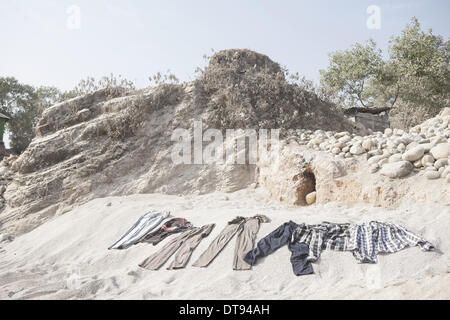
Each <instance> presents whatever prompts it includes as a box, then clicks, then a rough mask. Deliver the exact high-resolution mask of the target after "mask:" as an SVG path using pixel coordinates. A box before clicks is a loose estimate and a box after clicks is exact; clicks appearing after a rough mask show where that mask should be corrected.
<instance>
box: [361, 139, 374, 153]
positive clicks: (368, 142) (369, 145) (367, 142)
mask: <svg viewBox="0 0 450 320" xmlns="http://www.w3.org/2000/svg"><path fill="white" fill-rule="evenodd" d="M372 145H373V142H372V139H366V140H364V141H363V142H362V147H363V148H364V149H366V150H367V151H369V150H370V149H371V148H372Z"/></svg>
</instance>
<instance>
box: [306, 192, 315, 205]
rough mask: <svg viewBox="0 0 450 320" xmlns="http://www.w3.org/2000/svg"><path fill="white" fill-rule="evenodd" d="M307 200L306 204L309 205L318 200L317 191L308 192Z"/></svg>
mask: <svg viewBox="0 0 450 320" xmlns="http://www.w3.org/2000/svg"><path fill="white" fill-rule="evenodd" d="M305 200H306V204H307V205H309V206H310V205H312V204H314V203H315V202H316V192H315V191H313V192H311V193H308V194H307V195H306V197H305Z"/></svg>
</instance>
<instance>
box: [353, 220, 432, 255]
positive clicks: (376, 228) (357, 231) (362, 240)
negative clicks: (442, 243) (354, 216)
mask: <svg viewBox="0 0 450 320" xmlns="http://www.w3.org/2000/svg"><path fill="white" fill-rule="evenodd" d="M413 246H419V247H420V248H421V249H422V250H423V251H432V250H434V249H435V248H434V246H433V245H432V244H431V243H430V242H428V241H426V240H425V239H423V238H422V237H420V236H418V235H416V234H414V233H412V232H410V231H408V230H406V229H405V228H404V227H402V226H400V225H398V224H393V223H385V222H378V221H370V222H367V223H363V224H358V225H352V226H351V228H350V235H349V239H348V241H347V244H346V250H350V251H352V252H353V255H354V257H355V258H356V260H358V262H359V263H377V255H378V253H379V252H382V253H393V252H397V251H400V250H402V249H404V248H407V247H413Z"/></svg>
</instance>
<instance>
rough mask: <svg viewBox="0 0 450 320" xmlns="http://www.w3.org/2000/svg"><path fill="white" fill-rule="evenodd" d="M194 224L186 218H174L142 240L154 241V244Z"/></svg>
mask: <svg viewBox="0 0 450 320" xmlns="http://www.w3.org/2000/svg"><path fill="white" fill-rule="evenodd" d="M191 227H192V225H191V223H190V222H189V221H187V220H186V219H184V218H173V219H170V220H169V221H166V222H165V223H164V224H163V225H162V226H161V227H159V229H157V230H155V231H153V232H151V233H149V234H147V235H146V236H145V237H144V238H142V240H141V242H148V243H152V244H153V245H154V246H155V245H157V244H158V243H160V242H161V241H163V240H164V239H165V238H166V237H167V236H170V235H171V234H174V233H179V232H183V231H186V230H187V229H189V228H191Z"/></svg>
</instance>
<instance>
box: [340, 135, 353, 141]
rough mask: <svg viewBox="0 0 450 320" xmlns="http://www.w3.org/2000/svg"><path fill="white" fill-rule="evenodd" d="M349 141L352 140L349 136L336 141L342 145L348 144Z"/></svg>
mask: <svg viewBox="0 0 450 320" xmlns="http://www.w3.org/2000/svg"><path fill="white" fill-rule="evenodd" d="M350 140H352V138H350V136H343V137H340V138H339V139H338V141H339V142H343V143H346V142H349V141H350Z"/></svg>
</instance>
